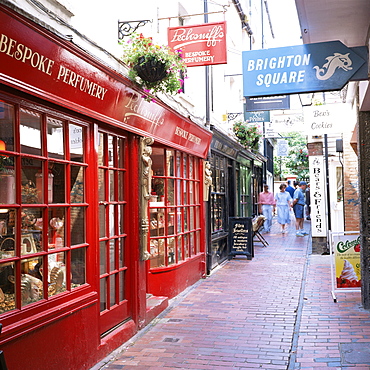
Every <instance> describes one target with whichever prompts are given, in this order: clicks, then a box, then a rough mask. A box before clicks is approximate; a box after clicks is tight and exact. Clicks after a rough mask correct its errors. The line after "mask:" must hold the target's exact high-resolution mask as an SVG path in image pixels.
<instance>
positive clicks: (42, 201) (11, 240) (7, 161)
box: [0, 100, 86, 314]
mask: <svg viewBox="0 0 370 370" xmlns="http://www.w3.org/2000/svg"><path fill="white" fill-rule="evenodd" d="M0 108H1V109H0V111H1V112H4V113H2V114H1V115H0V187H1V192H0V314H1V313H4V312H7V311H10V310H14V309H22V307H25V306H28V305H30V304H35V303H36V302H39V301H42V300H47V299H49V298H50V297H52V296H55V295H58V294H61V293H63V292H67V291H70V290H72V289H73V288H76V287H78V286H80V285H82V284H85V283H86V278H85V264H86V258H85V253H86V245H84V244H85V243H86V237H85V227H84V225H85V218H86V215H85V209H86V206H85V205H84V203H83V202H84V188H85V178H84V170H85V168H86V163H84V162H83V161H84V142H85V140H84V139H85V136H86V134H85V127H84V126H82V125H79V124H77V123H73V124H72V123H71V122H70V121H69V120H67V119H63V118H57V117H52V116H50V115H49V114H46V113H44V112H43V110H42V109H41V108H40V110H38V109H37V108H35V106H34V105H33V106H32V108H30V107H28V106H27V105H26V103H24V102H22V105H18V104H15V103H14V104H11V103H9V102H5V101H3V100H0ZM18 121H19V123H20V129H19V130H15V129H14V125H15V122H18ZM44 131H45V132H47V135H46V136H45V138H44V136H43V135H42V132H44ZM67 134H68V136H67ZM67 142H68V143H69V145H68V148H69V153H68V154H66V153H67V150H66V148H67V146H66V143H67ZM74 162H78V163H74ZM17 176H19V179H17V178H16V177H17ZM67 179H69V180H70V191H69V193H67V192H66V185H65V184H66V183H67V181H66V180H67ZM18 180H19V181H18ZM73 203H78V206H76V205H74V206H71V204H73ZM67 226H68V228H67ZM77 229H78V232H77ZM72 248H73V249H72ZM68 276H70V278H67V277H68Z"/></svg>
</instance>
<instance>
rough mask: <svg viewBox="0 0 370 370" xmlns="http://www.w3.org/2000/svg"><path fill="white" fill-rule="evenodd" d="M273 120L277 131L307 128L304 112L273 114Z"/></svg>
mask: <svg viewBox="0 0 370 370" xmlns="http://www.w3.org/2000/svg"><path fill="white" fill-rule="evenodd" d="M271 122H272V124H273V126H274V129H275V131H276V132H279V133H283V132H292V131H298V132H305V131H306V128H305V125H304V120H303V115H302V113H301V112H300V113H296V114H295V113H293V114H273V115H272V117H271Z"/></svg>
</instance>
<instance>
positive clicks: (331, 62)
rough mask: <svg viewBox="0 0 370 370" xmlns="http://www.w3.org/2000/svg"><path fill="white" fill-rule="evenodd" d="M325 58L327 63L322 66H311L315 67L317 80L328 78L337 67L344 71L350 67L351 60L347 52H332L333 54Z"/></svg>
mask: <svg viewBox="0 0 370 370" xmlns="http://www.w3.org/2000/svg"><path fill="white" fill-rule="evenodd" d="M325 60H327V63H325V64H324V65H323V66H322V68H320V67H319V66H314V67H313V68H314V69H316V78H317V79H318V80H328V79H329V78H330V77H331V76H333V74H334V72H335V71H336V70H337V68H342V69H344V70H345V71H349V70H351V69H352V67H351V65H352V60H351V59H350V58H349V53H347V54H340V53H334V55H331V56H329V57H327V58H325Z"/></svg>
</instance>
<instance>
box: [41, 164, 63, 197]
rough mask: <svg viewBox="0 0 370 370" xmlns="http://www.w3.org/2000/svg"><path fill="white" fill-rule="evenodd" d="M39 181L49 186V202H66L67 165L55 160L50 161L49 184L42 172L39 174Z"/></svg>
mask: <svg viewBox="0 0 370 370" xmlns="http://www.w3.org/2000/svg"><path fill="white" fill-rule="evenodd" d="M38 176H39V178H38V179H37V180H38V181H41V182H42V183H43V185H44V186H47V189H48V190H47V193H48V195H47V202H48V203H65V201H66V199H65V165H64V164H60V163H55V162H49V169H48V178H47V185H46V184H45V179H44V178H43V176H42V174H39V175H38Z"/></svg>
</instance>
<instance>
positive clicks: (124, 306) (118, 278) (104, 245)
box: [98, 131, 131, 334]
mask: <svg viewBox="0 0 370 370" xmlns="http://www.w3.org/2000/svg"><path fill="white" fill-rule="evenodd" d="M126 161H127V138H126V137H123V136H118V135H113V134H111V133H107V132H102V131H100V132H99V141H98V183H99V186H98V193H99V260H100V263H99V265H100V275H99V279H100V328H101V334H104V333H106V332H107V331H109V330H111V329H112V328H114V327H115V326H117V325H119V324H120V323H122V322H124V321H125V320H127V319H128V318H129V317H130V316H131V312H130V302H131V300H130V290H129V289H128V287H129V282H128V280H129V268H128V265H129V263H128V262H127V261H128V255H127V244H128V243H127V237H128V235H127V229H128V228H127V225H126V224H125V220H127V217H125V216H126V212H127V194H126V189H127V171H126V168H127V166H126V164H127V163H126Z"/></svg>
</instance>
